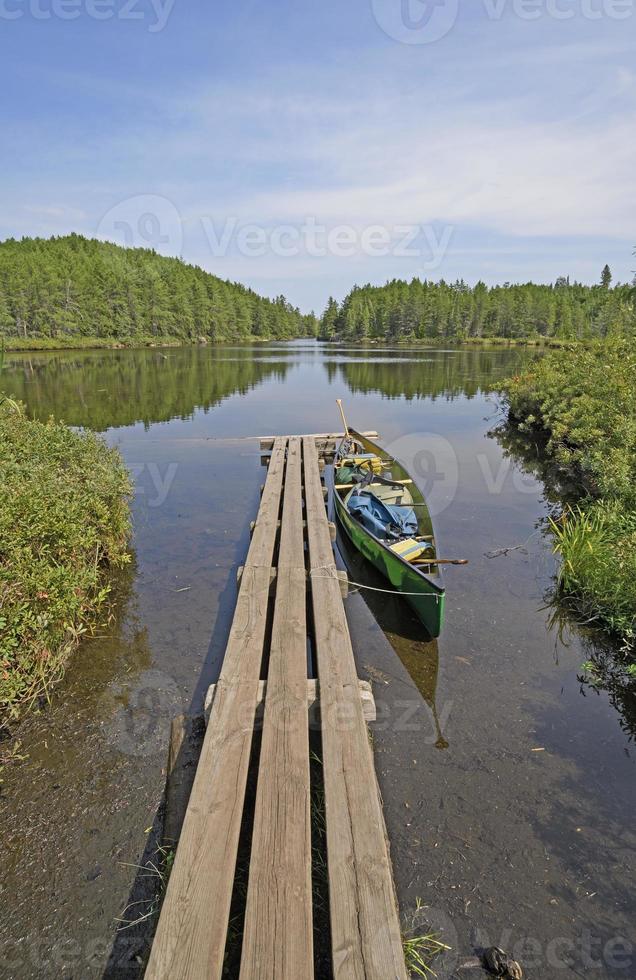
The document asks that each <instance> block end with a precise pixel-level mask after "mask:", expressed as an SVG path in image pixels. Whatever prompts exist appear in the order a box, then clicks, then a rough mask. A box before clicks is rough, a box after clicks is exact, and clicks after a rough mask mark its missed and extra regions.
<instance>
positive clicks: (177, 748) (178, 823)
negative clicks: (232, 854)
mask: <svg viewBox="0 0 636 980" xmlns="http://www.w3.org/2000/svg"><path fill="white" fill-rule="evenodd" d="M203 731H204V728H203V718H202V717H201V716H196V717H192V716H187V715H178V716H177V717H176V718H173V720H172V724H171V726H170V745H169V748H168V762H167V766H166V801H165V809H164V817H163V843H164V846H166V847H169V848H174V847H176V845H177V843H178V841H179V837H180V836H181V828H182V826H183V821H184V819H185V814H186V810H187V809H188V800H189V799H190V793H191V792H192V784H193V782H194V777H195V775H196V770H197V764H198V761H199V755H200V754H201V743H202V735H201V733H202V732H203Z"/></svg>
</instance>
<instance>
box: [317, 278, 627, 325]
mask: <svg viewBox="0 0 636 980" xmlns="http://www.w3.org/2000/svg"><path fill="white" fill-rule="evenodd" d="M611 283H612V273H611V271H610V269H609V267H608V266H605V268H604V269H603V273H602V277H601V282H600V284H599V285H598V286H584V285H581V284H580V283H570V280H569V279H567V278H560V279H558V280H557V281H556V282H555V283H554V285H548V286H545V285H534V284H533V283H525V284H523V285H511V284H509V283H506V284H505V285H503V286H492V287H489V286H486V285H485V283H483V282H479V283H477V285H476V286H473V287H471V286H468V285H467V284H466V283H465V282H463V281H462V280H459V281H457V282H454V283H447V282H444V281H441V282H428V281H426V280H425V281H421V280H419V279H413V280H411V282H405V281H402V280H398V279H394V280H393V281H392V282H389V283H387V284H386V285H385V286H370V285H369V286H362V287H359V286H356V287H355V288H354V289H352V290H351V292H350V293H349V295H348V296H347V297H346V298H345V299H344V301H343V302H342V303H340V304H338V303H337V302H336V301H335V300H334V299H330V300H329V303H328V304H327V308H326V310H325V312H324V314H323V316H322V318H321V322H320V336H321V337H322V338H324V339H332V338H343V339H378V340H410V339H418V340H419V339H421V340H447V341H452V340H457V341H460V340H467V339H470V338H480V337H498V338H510V339H513V338H530V337H554V338H559V339H562V340H585V339H591V338H594V337H601V338H602V337H608V336H626V335H633V334H634V333H635V332H636V313H635V306H634V302H635V296H634V294H635V290H634V288H633V286H629V285H620V284H619V285H617V286H615V287H612V286H611Z"/></svg>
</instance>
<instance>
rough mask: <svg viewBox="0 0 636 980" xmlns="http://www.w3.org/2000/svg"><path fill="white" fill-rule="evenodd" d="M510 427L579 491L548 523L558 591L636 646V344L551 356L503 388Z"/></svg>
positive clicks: (588, 621) (578, 614)
mask: <svg viewBox="0 0 636 980" xmlns="http://www.w3.org/2000/svg"><path fill="white" fill-rule="evenodd" d="M498 391H499V393H500V394H501V395H502V396H503V399H504V404H505V407H506V410H507V417H508V426H509V427H511V428H512V429H514V430H515V431H516V432H517V433H518V434H520V435H521V436H522V437H524V438H526V439H528V440H529V441H536V442H539V441H540V443H541V445H542V447H543V455H544V457H545V458H546V459H547V460H548V461H549V462H550V463H551V464H552V465H553V466H554V470H555V474H556V475H557V476H556V482H557V483H558V480H559V478H560V479H561V481H562V483H563V484H564V485H567V486H569V488H570V489H571V490H574V491H575V492H576V502H575V503H574V504H572V503H566V504H564V505H563V507H562V510H561V513H560V515H559V516H558V517H555V518H553V519H552V521H551V531H552V534H553V538H554V550H555V553H556V554H558V555H559V557H560V560H561V561H560V568H559V574H558V581H557V593H558V596H559V597H560V598H561V599H562V600H563V601H564V603H565V604H566V605H567V606H568V607H569V608H570V609H571V611H572V612H573V614H574V617H575V619H576V620H577V621H579V622H581V623H583V624H585V625H595V626H599V627H601V628H602V629H605V630H606V631H608V632H609V633H611V634H612V635H614V636H617V637H618V638H619V639H620V640H621V642H622V647H623V651H624V652H625V653H626V654H627V655H628V656H629V657H630V658H631V657H634V654H635V652H636V645H635V640H636V399H635V398H634V394H635V393H636V351H635V350H634V348H633V345H632V344H631V343H630V342H629V341H618V342H614V343H611V344H606V345H604V346H602V347H601V346H596V347H595V348H592V349H583V348H579V349H576V350H570V351H564V352H561V353H559V354H546V355H545V357H543V358H541V359H539V360H537V361H535V362H534V363H533V365H532V366H531V368H530V369H529V370H527V371H526V372H525V373H524V374H522V375H520V376H517V377H515V378H510V379H508V381H506V382H504V383H503V384H502V385H501V386H499V388H498Z"/></svg>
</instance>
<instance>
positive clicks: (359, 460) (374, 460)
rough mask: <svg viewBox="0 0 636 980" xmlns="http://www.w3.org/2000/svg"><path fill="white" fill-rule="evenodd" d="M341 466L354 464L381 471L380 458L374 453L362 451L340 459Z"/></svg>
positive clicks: (362, 467) (365, 468)
mask: <svg viewBox="0 0 636 980" xmlns="http://www.w3.org/2000/svg"><path fill="white" fill-rule="evenodd" d="M341 466H356V467H360V468H361V469H364V470H368V469H369V468H371V470H372V471H373V472H374V473H381V472H382V460H381V459H380V457H379V456H376V455H375V453H362V454H358V455H356V456H347V458H346V459H343V460H342V462H341Z"/></svg>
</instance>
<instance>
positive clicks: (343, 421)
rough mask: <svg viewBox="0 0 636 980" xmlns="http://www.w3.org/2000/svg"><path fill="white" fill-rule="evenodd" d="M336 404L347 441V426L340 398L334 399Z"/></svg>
mask: <svg viewBox="0 0 636 980" xmlns="http://www.w3.org/2000/svg"><path fill="white" fill-rule="evenodd" d="M336 404H337V406H338V408H339V409H340V414H341V415H342V424H343V425H344V430H345V439H349V426H348V425H347V420H346V418H345V413H344V408H343V407H342V398H336Z"/></svg>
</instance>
